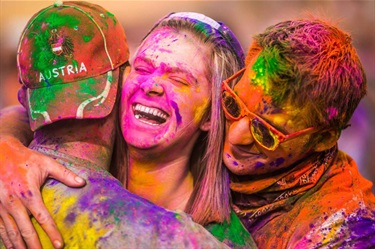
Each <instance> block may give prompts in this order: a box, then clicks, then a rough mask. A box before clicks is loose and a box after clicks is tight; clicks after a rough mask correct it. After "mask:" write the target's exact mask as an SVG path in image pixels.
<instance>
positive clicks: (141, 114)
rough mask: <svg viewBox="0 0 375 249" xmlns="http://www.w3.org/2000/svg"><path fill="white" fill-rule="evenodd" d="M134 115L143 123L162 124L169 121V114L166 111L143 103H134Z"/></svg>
mask: <svg viewBox="0 0 375 249" xmlns="http://www.w3.org/2000/svg"><path fill="white" fill-rule="evenodd" d="M133 111H134V116H135V118H136V119H138V120H139V121H141V122H142V123H146V124H149V125H161V124H163V123H165V122H166V121H167V118H168V117H169V115H168V114H167V113H165V112H164V111H162V110H160V109H158V108H154V107H148V106H144V105H141V104H134V105H133Z"/></svg>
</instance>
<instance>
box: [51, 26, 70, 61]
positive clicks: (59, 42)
mask: <svg viewBox="0 0 375 249" xmlns="http://www.w3.org/2000/svg"><path fill="white" fill-rule="evenodd" d="M51 33H52V34H51V37H50V38H49V43H50V44H51V49H52V52H53V53H54V54H56V55H64V56H66V57H72V55H73V52H74V44H73V43H72V40H71V39H70V38H69V37H68V36H63V35H60V34H59V33H58V32H57V29H53V30H52V31H51Z"/></svg>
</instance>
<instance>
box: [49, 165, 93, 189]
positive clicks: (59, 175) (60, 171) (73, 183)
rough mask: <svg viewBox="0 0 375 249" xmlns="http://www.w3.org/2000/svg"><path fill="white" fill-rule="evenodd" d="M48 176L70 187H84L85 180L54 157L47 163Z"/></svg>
mask: <svg viewBox="0 0 375 249" xmlns="http://www.w3.org/2000/svg"><path fill="white" fill-rule="evenodd" d="M46 170H47V173H48V176H49V177H51V178H54V179H56V180H58V181H60V182H62V183H64V184H65V185H67V186H69V187H82V186H84V185H85V183H86V182H85V180H84V179H83V178H81V177H79V176H77V175H76V174H75V173H73V172H72V171H71V170H69V169H67V168H66V167H64V166H63V165H61V164H59V163H58V162H56V161H55V160H53V159H50V160H49V162H48V163H47V164H46Z"/></svg>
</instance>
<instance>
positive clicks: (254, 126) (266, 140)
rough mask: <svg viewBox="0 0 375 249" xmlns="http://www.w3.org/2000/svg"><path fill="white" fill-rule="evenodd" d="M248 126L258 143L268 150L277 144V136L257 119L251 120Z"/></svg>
mask: <svg viewBox="0 0 375 249" xmlns="http://www.w3.org/2000/svg"><path fill="white" fill-rule="evenodd" d="M250 126H251V127H250V129H251V132H252V134H253V136H254V139H255V140H257V142H258V143H260V144H261V145H263V146H264V147H265V148H267V149H270V150H272V149H274V148H276V146H277V145H278V138H277V136H276V135H275V134H274V133H273V132H272V131H271V130H270V129H268V128H267V127H266V126H265V125H264V124H263V123H262V122H261V121H259V119H257V118H254V119H253V120H251V125H250Z"/></svg>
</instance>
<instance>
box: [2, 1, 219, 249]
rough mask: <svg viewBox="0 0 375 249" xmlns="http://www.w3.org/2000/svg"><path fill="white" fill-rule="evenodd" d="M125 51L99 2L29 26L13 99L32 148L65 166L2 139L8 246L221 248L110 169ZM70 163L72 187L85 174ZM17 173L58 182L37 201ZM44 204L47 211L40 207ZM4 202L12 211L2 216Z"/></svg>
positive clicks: (49, 11)
mask: <svg viewBox="0 0 375 249" xmlns="http://www.w3.org/2000/svg"><path fill="white" fill-rule="evenodd" d="M128 58H129V52H128V45H127V43H126V36H125V33H124V31H123V29H122V27H121V26H120V24H119V22H118V20H117V19H116V18H115V17H114V16H113V14H111V13H110V12H108V11H107V10H105V9H103V8H102V7H100V6H98V5H94V4H91V3H87V2H64V3H57V4H54V5H52V6H49V7H47V8H45V9H43V10H41V11H40V12H38V13H37V14H36V15H34V16H33V17H32V18H31V20H30V21H29V23H28V24H27V26H26V28H25V30H24V32H23V33H22V35H21V39H20V43H19V48H18V54H17V62H18V70H19V80H20V82H21V83H22V84H23V86H22V88H21V90H20V92H19V99H20V102H21V103H22V104H23V105H24V106H25V108H26V109H27V111H28V114H29V122H30V127H31V129H32V130H33V131H35V133H34V140H33V141H32V142H31V143H30V145H29V148H30V149H31V150H33V151H37V152H39V153H41V154H44V155H47V156H50V157H52V158H53V159H55V160H56V161H57V162H59V163H61V164H63V165H64V166H65V167H66V168H65V167H64V166H60V165H59V164H58V163H57V162H55V160H53V159H51V160H45V161H44V163H43V165H41V164H40V163H39V164H32V162H33V160H34V157H33V154H32V152H31V151H27V152H25V153H24V154H22V155H20V154H17V153H15V151H14V150H13V148H14V147H13V145H12V144H11V143H12V142H14V141H15V140H14V139H13V140H11V141H9V140H7V141H5V142H3V146H2V150H3V151H2V153H3V154H2V155H6V156H1V157H0V163H1V165H2V166H1V167H0V175H1V177H2V179H10V178H12V180H11V182H10V184H11V185H12V186H6V185H4V183H2V184H3V185H2V189H4V190H2V191H1V193H0V197H1V200H6V201H3V202H1V203H0V216H1V219H0V235H1V237H2V239H3V242H4V244H5V246H6V247H13V246H14V247H16V248H25V246H26V245H27V246H28V247H30V248H41V247H43V248H52V247H55V248H61V247H63V246H64V244H65V247H67V248H69V247H74V248H94V247H95V248H103V247H105V248H118V247H123V246H125V245H126V247H129V248H136V247H141V248H151V247H158V248H162V247H163V248H182V247H188V248H190V247H198V248H201V247H203V248H226V246H225V245H224V244H221V243H220V242H219V241H218V240H217V239H216V238H215V237H214V236H212V235H211V234H210V233H209V232H208V231H207V230H206V229H204V228H203V227H202V226H200V225H198V224H196V223H194V222H193V221H192V219H191V218H190V217H189V216H187V215H186V214H184V213H175V212H170V211H167V210H165V209H163V208H161V207H158V206H155V205H153V204H152V203H150V202H148V201H146V200H144V199H142V198H140V197H138V196H136V195H134V194H131V193H130V192H128V191H127V190H125V189H124V188H123V187H122V185H121V183H120V182H119V181H118V180H117V179H115V178H114V177H112V176H111V175H110V174H108V172H107V170H108V167H109V163H110V158H111V152H112V149H113V143H114V141H113V140H114V131H115V129H114V127H115V123H116V116H117V108H114V107H115V106H116V105H115V103H116V99H118V96H117V95H118V94H117V92H118V87H119V83H121V82H122V77H123V73H124V71H125V70H126V68H128V63H127V62H128ZM79 119H82V120H79ZM18 143H19V142H18ZM12 156H13V157H14V156H18V157H22V159H25V161H27V162H30V167H35V165H39V166H40V169H41V172H43V173H44V175H42V176H40V175H38V176H36V175H33V173H32V172H33V171H29V170H28V167H29V163H27V164H26V165H24V167H23V168H21V169H20V168H19V167H18V168H17V167H12V166H13V165H12V162H11V159H12ZM8 160H10V162H9V161H8ZM31 165H32V166H31ZM47 165H49V166H47ZM67 169H69V170H71V171H73V172H75V173H79V175H80V176H82V177H83V178H84V179H85V180H86V186H85V187H84V188H70V187H78V186H82V185H83V183H84V181H83V180H82V179H81V181H75V178H76V177H77V175H76V174H74V173H71V172H70V171H68V170H67ZM66 174H69V175H68V177H67V176H66ZM19 175H21V176H24V178H22V179H30V180H34V181H35V178H37V179H40V183H42V182H43V181H44V179H45V178H47V177H52V178H54V179H50V180H48V181H47V182H46V183H45V184H44V185H43V187H42V197H43V200H42V199H40V197H38V196H39V195H38V194H37V192H39V191H40V190H39V189H38V187H35V189H30V188H27V187H25V186H29V185H27V182H24V181H23V180H19V179H20V178H18V177H17V176H19ZM41 178H43V179H41ZM77 179H78V180H79V179H80V178H77ZM58 181H61V182H63V183H66V184H67V185H68V186H70V187H67V186H65V185H64V184H61V183H60V182H58ZM5 182H7V181H5ZM30 182H31V181H30ZM9 191H11V192H9ZM42 202H44V203H45V204H46V206H47V208H48V210H47V209H43V210H41V209H40V208H39V207H41V205H40V204H41V203H42ZM23 206H25V207H26V208H28V209H29V211H30V212H31V214H32V216H33V218H32V222H33V225H34V227H35V229H34V227H33V225H32V224H31V223H25V220H28V213H27V211H26V208H23ZM5 207H7V210H12V207H13V209H14V210H17V211H14V212H13V213H12V212H11V213H10V214H8V213H5V211H4V210H5ZM20 207H22V208H23V212H21V213H19V210H20ZM22 208H21V210H22ZM49 213H51V215H50V214H49ZM52 220H54V221H55V222H56V224H55V223H54V222H51V221H52ZM16 224H17V225H16ZM6 229H8V230H6ZM43 230H44V231H43ZM58 230H60V231H61V233H62V236H61V235H60V233H59V232H58ZM36 234H37V235H38V236H39V239H38V236H36ZM62 237H64V240H63V239H62ZM39 240H40V241H39ZM63 241H64V242H63ZM0 244H1V242H0Z"/></svg>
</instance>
